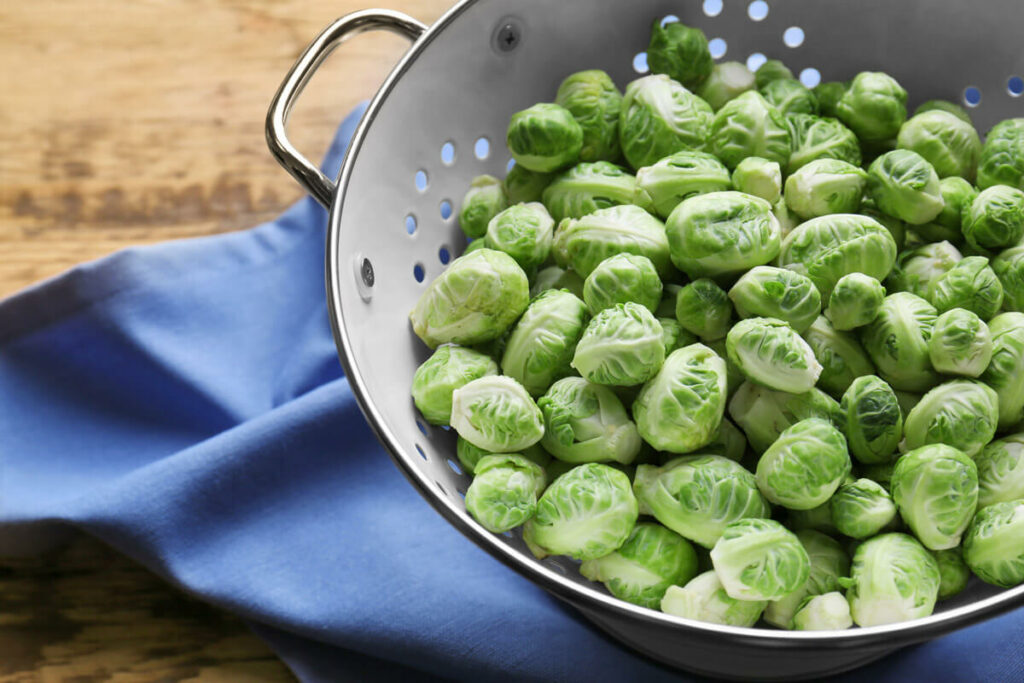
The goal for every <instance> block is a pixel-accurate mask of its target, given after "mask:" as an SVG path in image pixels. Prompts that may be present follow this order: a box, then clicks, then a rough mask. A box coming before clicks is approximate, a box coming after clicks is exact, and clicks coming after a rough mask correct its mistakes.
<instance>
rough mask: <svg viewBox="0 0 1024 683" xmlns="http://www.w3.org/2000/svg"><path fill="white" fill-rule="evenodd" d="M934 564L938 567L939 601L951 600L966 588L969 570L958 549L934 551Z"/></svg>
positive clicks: (969, 574) (969, 575)
mask: <svg viewBox="0 0 1024 683" xmlns="http://www.w3.org/2000/svg"><path fill="white" fill-rule="evenodd" d="M933 554H934V555H935V562H936V563H938V565H939V600H945V599H947V598H951V597H953V596H954V595H957V594H958V593H960V592H962V591H963V589H964V588H967V582H968V581H970V579H971V570H970V568H968V566H967V563H966V562H964V554H963V551H962V550H961V549H960V548H948V549H946V550H936V551H935V552H934V553H933Z"/></svg>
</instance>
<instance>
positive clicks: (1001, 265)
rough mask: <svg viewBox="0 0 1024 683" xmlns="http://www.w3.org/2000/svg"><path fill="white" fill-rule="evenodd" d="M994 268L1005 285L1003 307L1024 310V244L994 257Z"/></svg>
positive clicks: (1011, 309)
mask: <svg viewBox="0 0 1024 683" xmlns="http://www.w3.org/2000/svg"><path fill="white" fill-rule="evenodd" d="M992 270H993V271H994V272H995V274H996V277H998V278H999V282H1001V283H1002V285H1003V295H1004V296H1003V308H1005V309H1006V310H1008V311H1019V312H1024V244H1021V245H1019V246H1016V247H1011V248H1009V249H1006V250H1005V251H1003V252H1002V253H1001V254H999V255H998V256H996V257H995V258H994V259H992Z"/></svg>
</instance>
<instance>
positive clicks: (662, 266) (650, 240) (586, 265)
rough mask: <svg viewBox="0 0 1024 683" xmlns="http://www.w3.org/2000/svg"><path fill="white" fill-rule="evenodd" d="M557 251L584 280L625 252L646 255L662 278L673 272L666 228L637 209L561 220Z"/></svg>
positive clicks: (557, 237)
mask: <svg viewBox="0 0 1024 683" xmlns="http://www.w3.org/2000/svg"><path fill="white" fill-rule="evenodd" d="M555 251H556V252H559V251H560V252H562V254H563V257H564V258H565V259H566V265H570V266H572V269H573V270H574V271H576V272H577V273H579V275H580V277H583V278H585V277H587V276H588V275H590V274H591V273H592V272H593V271H594V269H595V268H597V266H598V264H599V263H601V262H602V261H604V260H605V259H607V258H609V257H612V256H615V255H616V254H622V253H627V254H636V255H638V256H646V257H647V258H649V259H650V260H651V263H653V264H654V267H655V269H656V270H657V271H658V274H659V275H661V276H662V277H665V276H666V275H667V274H668V273H669V272H670V271H671V270H672V263H671V261H670V259H669V252H668V237H667V236H666V234H665V226H664V225H662V223H661V221H659V220H658V219H657V218H655V217H654V216H652V215H651V214H649V213H647V212H646V211H644V210H643V209H641V208H640V207H637V206H615V207H612V208H608V209H600V210H598V211H595V212H594V213H592V214H590V215H588V216H584V217H583V218H577V219H575V220H573V219H568V220H564V221H562V223H561V224H560V225H559V226H558V232H557V233H556V234H555Z"/></svg>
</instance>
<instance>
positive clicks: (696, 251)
mask: <svg viewBox="0 0 1024 683" xmlns="http://www.w3.org/2000/svg"><path fill="white" fill-rule="evenodd" d="M665 231H666V232H667V234H668V246H669V254H670V255H671V257H672V262H673V263H674V264H675V265H676V267H677V268H679V269H680V270H682V271H683V272H685V273H686V274H687V275H689V276H690V277H691V278H693V279H696V278H699V277H716V276H719V275H730V274H738V273H742V272H745V271H747V270H749V269H750V268H753V267H754V266H760V265H763V264H765V263H768V262H770V261H771V260H772V259H774V258H775V257H776V256H778V254H779V245H780V242H781V234H780V228H779V221H778V219H776V218H775V215H774V214H773V213H772V206H771V204H769V203H768V202H766V201H765V200H763V199H760V198H759V197H754V196H751V195H748V194H743V193H742V192H710V193H708V194H702V195H698V196H696V197H690V198H689V199H687V200H685V201H683V202H682V203H681V204H680V205H679V206H677V207H676V208H675V210H674V211H673V212H672V214H671V215H670V216H669V217H668V220H667V221H666V223H665ZM894 256H895V254H894Z"/></svg>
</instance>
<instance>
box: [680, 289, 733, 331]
mask: <svg viewBox="0 0 1024 683" xmlns="http://www.w3.org/2000/svg"><path fill="white" fill-rule="evenodd" d="M675 313H676V320H678V321H679V324H680V325H682V326H683V329H685V330H686V331H688V332H691V333H693V334H695V335H697V336H698V337H700V338H701V339H705V340H708V341H714V340H716V339H722V338H723V337H725V335H726V333H727V332H728V331H729V326H730V325H731V324H732V304H731V303H730V302H729V297H728V295H727V294H726V293H725V290H723V289H722V288H721V287H719V286H718V285H717V284H715V283H714V281H712V280H708V279H707V278H701V279H699V280H694V281H693V282H691V283H690V284H688V285H685V286H683V288H682V289H680V290H679V294H677V295H676V311H675Z"/></svg>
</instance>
